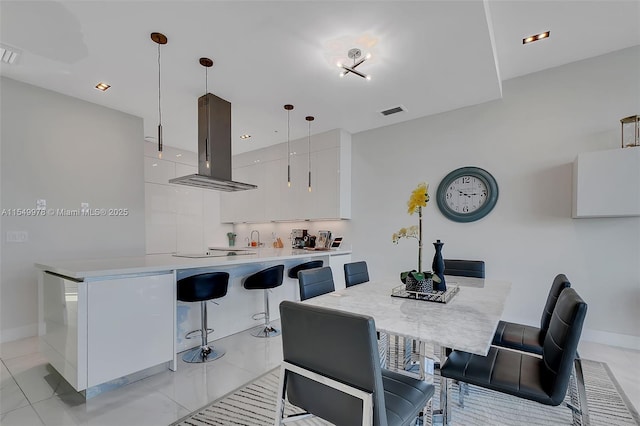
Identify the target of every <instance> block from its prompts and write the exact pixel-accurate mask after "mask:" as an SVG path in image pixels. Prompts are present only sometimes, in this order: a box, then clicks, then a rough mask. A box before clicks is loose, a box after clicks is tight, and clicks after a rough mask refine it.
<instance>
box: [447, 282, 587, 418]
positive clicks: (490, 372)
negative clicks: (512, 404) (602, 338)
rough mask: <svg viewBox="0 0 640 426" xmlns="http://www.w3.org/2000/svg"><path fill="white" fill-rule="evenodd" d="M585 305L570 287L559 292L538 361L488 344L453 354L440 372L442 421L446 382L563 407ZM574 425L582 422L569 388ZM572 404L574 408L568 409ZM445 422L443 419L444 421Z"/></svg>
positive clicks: (529, 355)
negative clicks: (481, 350) (480, 350)
mask: <svg viewBox="0 0 640 426" xmlns="http://www.w3.org/2000/svg"><path fill="white" fill-rule="evenodd" d="M586 314H587V304H586V303H585V302H584V300H582V298H581V297H580V296H579V295H578V293H577V292H576V291H575V290H574V289H573V288H567V289H565V290H564V291H562V292H561V293H560V296H559V297H558V302H557V304H556V307H555V309H554V310H553V315H552V317H551V321H550V323H549V328H548V331H547V333H546V335H545V339H544V343H543V345H542V357H539V356H537V355H534V354H527V353H523V352H519V351H513V350H509V349H506V348H499V347H496V346H492V347H491V348H490V349H489V354H488V355H487V356H480V355H474V354H471V353H468V352H462V351H457V350H454V351H453V352H451V354H450V355H449V357H448V358H447V360H446V361H445V362H444V364H443V365H442V366H441V368H440V375H441V377H442V378H444V382H443V383H441V386H442V387H443V391H444V409H443V415H444V416H445V420H446V419H447V418H448V406H447V404H448V399H449V398H448V395H447V392H448V388H449V386H448V383H447V379H454V380H458V381H460V382H466V383H470V384H472V385H476V386H480V387H483V388H487V389H491V390H494V391H498V392H502V393H506V394H509V395H514V396H517V397H520V398H524V399H527V400H531V401H536V402H539V403H541V404H545V405H552V406H557V405H560V404H562V403H563V401H564V399H565V396H566V394H567V389H568V388H569V383H570V378H571V374H572V371H573V368H574V360H575V358H576V353H577V349H578V342H579V341H580V335H581V333H582V325H583V323H584V319H585V316H586ZM571 391H572V392H571V403H567V404H566V405H567V406H568V407H569V408H570V409H571V411H572V413H573V420H574V424H580V425H582V424H585V423H584V420H585V416H584V414H585V412H584V411H582V410H581V409H580V407H578V406H577V404H579V403H580V401H579V399H578V398H579V397H578V396H577V395H575V394H574V392H573V391H574V389H573V387H571ZM574 404H575V405H574ZM444 424H446V421H445V423H444Z"/></svg>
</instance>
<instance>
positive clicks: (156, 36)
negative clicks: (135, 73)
mask: <svg viewBox="0 0 640 426" xmlns="http://www.w3.org/2000/svg"><path fill="white" fill-rule="evenodd" d="M151 40H153V41H154V42H156V43H157V44H158V158H162V107H161V105H160V100H161V90H160V45H161V44H167V36H165V35H164V34H162V33H151Z"/></svg>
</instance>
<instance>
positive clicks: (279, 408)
mask: <svg viewBox="0 0 640 426" xmlns="http://www.w3.org/2000/svg"><path fill="white" fill-rule="evenodd" d="M286 386H287V370H286V369H285V367H284V365H283V366H282V367H280V380H279V383H278V394H277V398H278V401H277V404H276V419H275V421H274V423H273V424H274V426H281V425H282V418H283V417H284V404H285V397H286Z"/></svg>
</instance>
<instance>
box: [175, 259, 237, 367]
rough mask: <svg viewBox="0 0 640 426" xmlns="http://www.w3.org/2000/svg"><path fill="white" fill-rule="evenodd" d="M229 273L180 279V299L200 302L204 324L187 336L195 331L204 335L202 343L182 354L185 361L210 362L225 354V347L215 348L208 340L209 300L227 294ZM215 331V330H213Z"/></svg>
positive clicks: (214, 273) (212, 273)
mask: <svg viewBox="0 0 640 426" xmlns="http://www.w3.org/2000/svg"><path fill="white" fill-rule="evenodd" d="M228 285H229V274H228V273H226V272H209V273H205V274H198V275H193V276H191V277H187V278H183V279H181V280H178V300H180V301H182V302H200V314H201V321H202V326H201V328H200V330H194V331H191V332H189V333H187V335H186V336H185V337H186V338H187V339H190V338H191V337H190V335H191V334H193V333H200V334H201V335H202V344H201V345H200V346H199V347H196V348H193V349H190V350H188V351H187V352H185V354H184V355H183V356H182V360H183V361H184V362H194V363H200V362H209V361H213V360H214V359H218V358H220V357H221V356H222V355H224V353H225V351H224V349H215V350H214V349H213V348H212V347H211V346H209V343H208V341H207V334H208V331H209V329H207V301H208V300H212V299H219V298H221V297H224V296H225V295H226V294H227V287H228ZM211 331H213V330H211Z"/></svg>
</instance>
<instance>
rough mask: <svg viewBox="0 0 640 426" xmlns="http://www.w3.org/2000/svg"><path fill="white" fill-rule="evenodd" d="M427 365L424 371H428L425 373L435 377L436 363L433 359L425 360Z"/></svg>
mask: <svg viewBox="0 0 640 426" xmlns="http://www.w3.org/2000/svg"><path fill="white" fill-rule="evenodd" d="M424 360H425V363H424V369H425V370H426V371H425V373H427V374H429V375H431V376H433V372H434V370H435V363H434V361H433V360H432V359H431V358H425V359H424Z"/></svg>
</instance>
